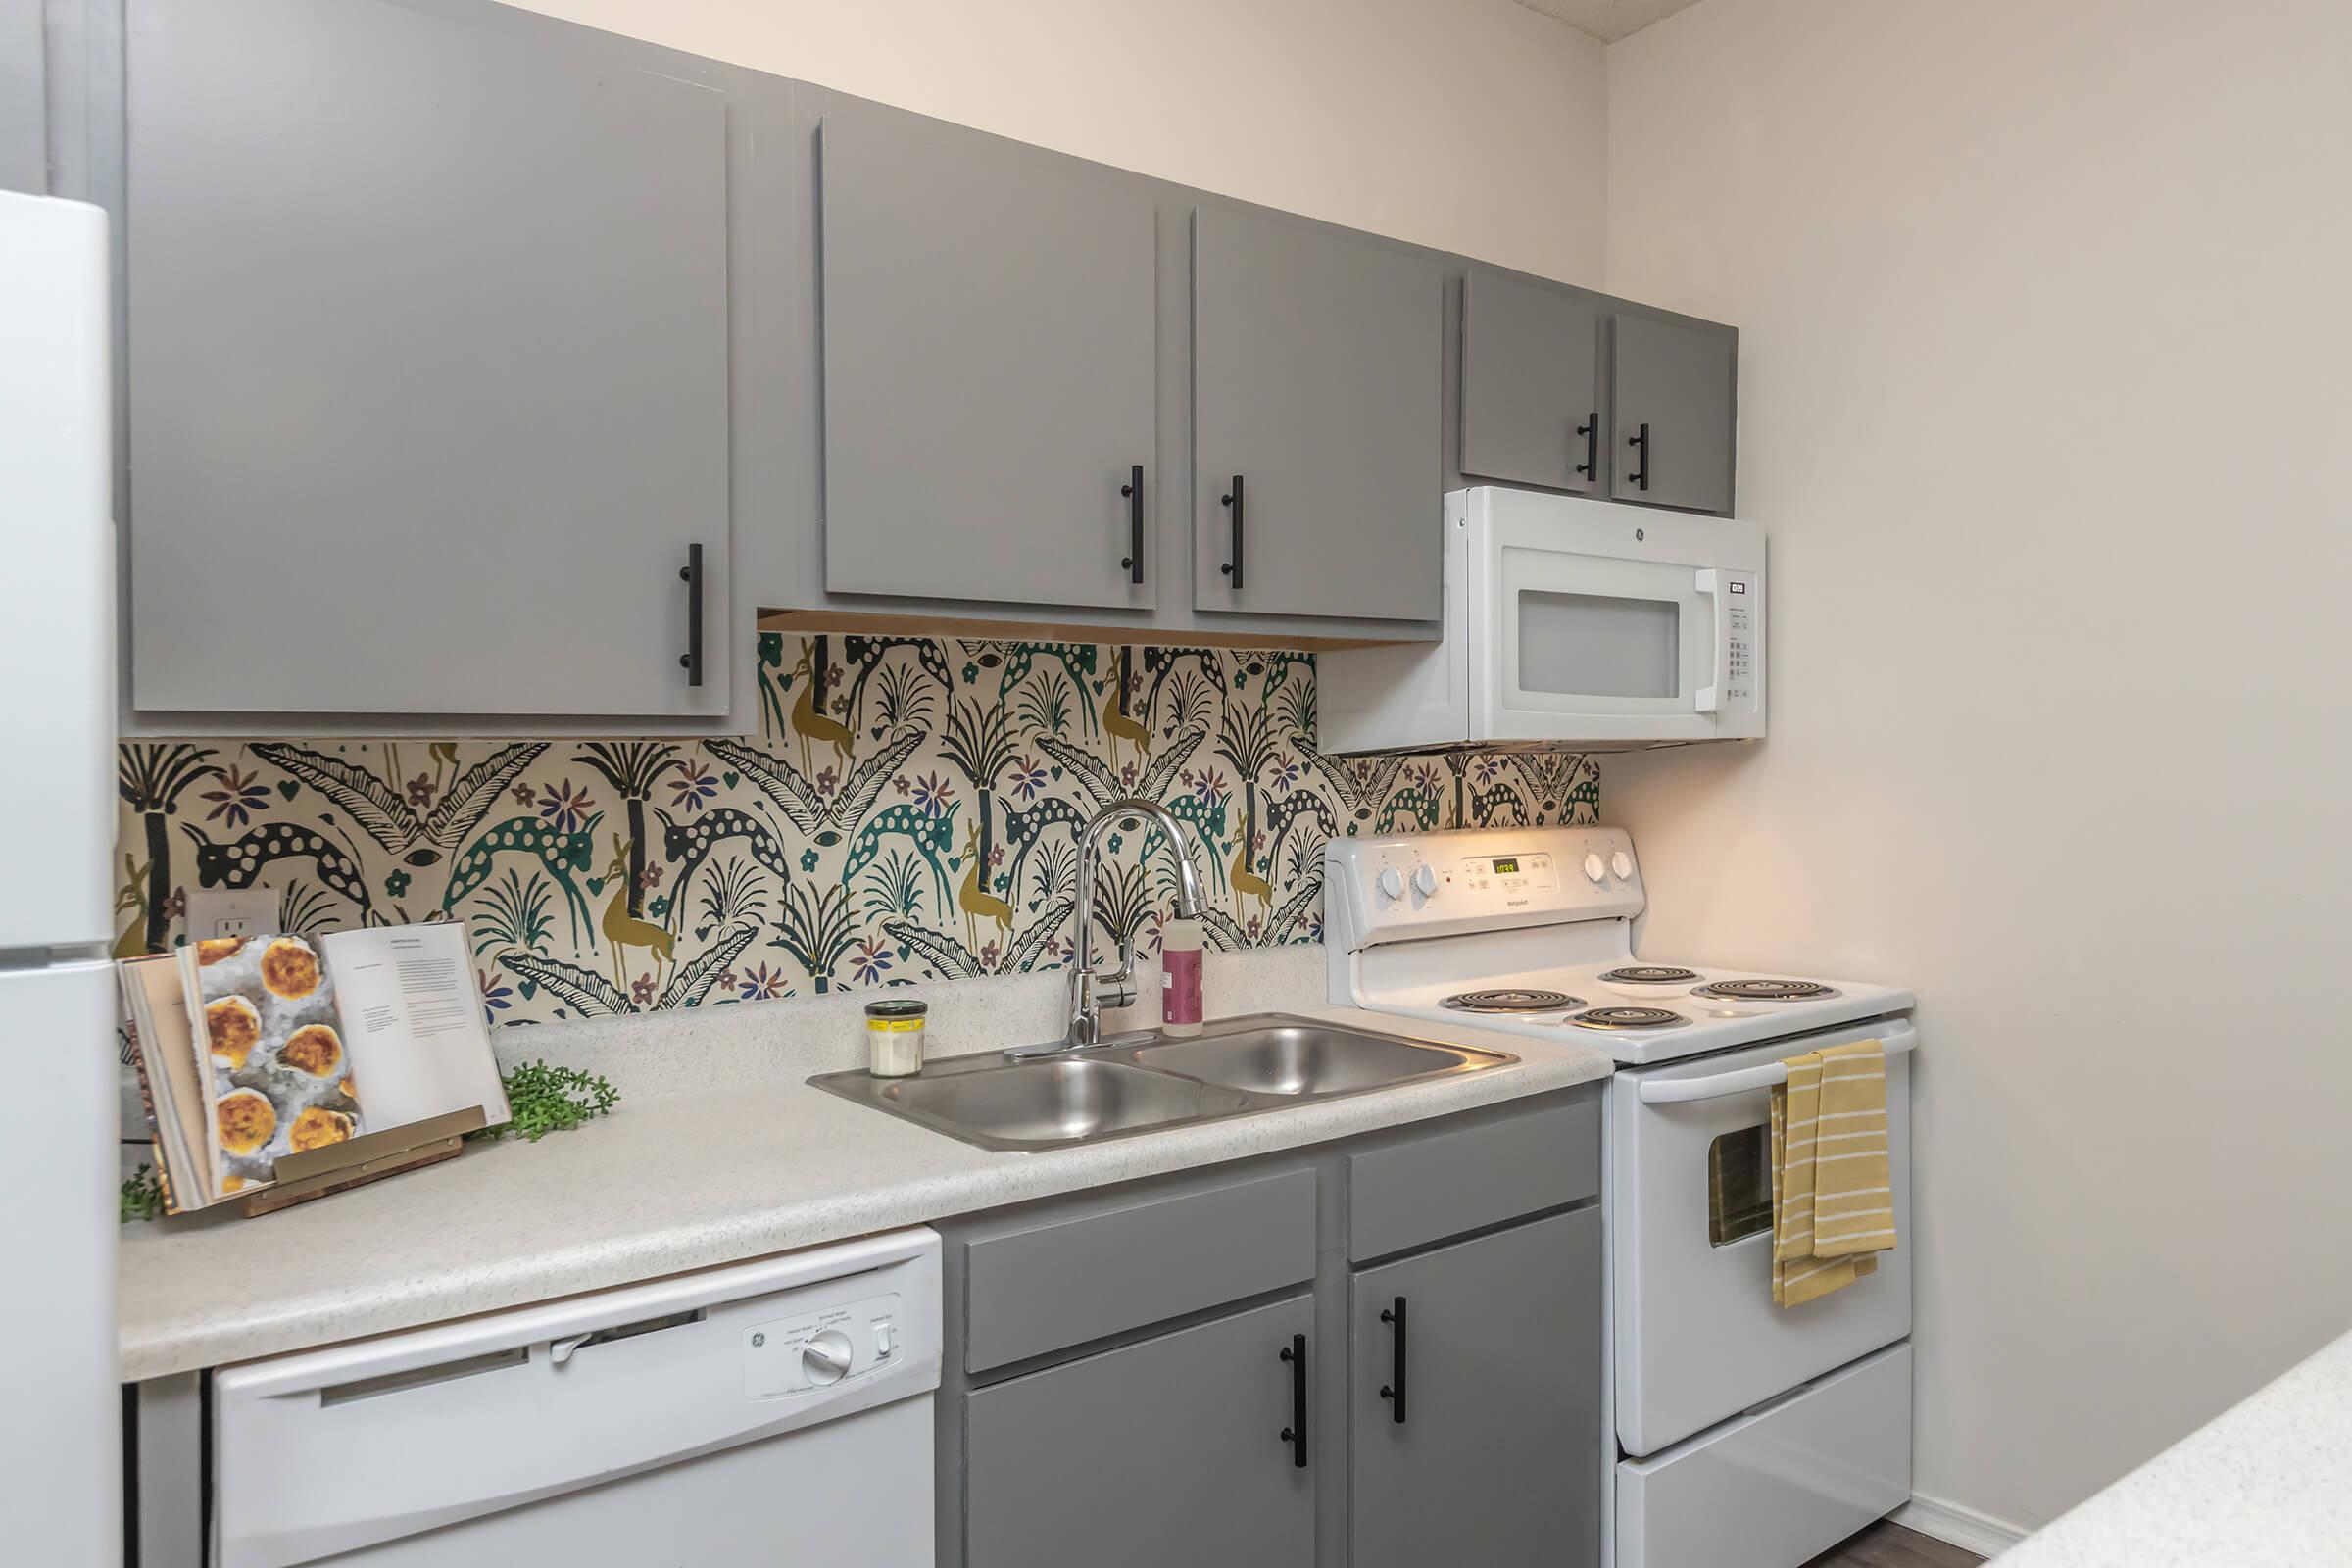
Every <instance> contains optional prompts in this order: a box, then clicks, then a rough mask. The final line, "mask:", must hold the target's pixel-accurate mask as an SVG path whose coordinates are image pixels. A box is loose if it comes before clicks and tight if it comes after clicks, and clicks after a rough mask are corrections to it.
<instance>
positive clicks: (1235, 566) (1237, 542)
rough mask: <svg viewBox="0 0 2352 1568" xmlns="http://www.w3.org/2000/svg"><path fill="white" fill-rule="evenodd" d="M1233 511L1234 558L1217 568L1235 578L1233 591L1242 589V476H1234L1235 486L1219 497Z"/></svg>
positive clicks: (1237, 591)
mask: <svg viewBox="0 0 2352 1568" xmlns="http://www.w3.org/2000/svg"><path fill="white" fill-rule="evenodd" d="M1218 499H1219V500H1221V501H1223V502H1224V503H1225V505H1226V506H1227V507H1229V508H1231V509H1232V511H1233V559H1232V560H1231V561H1228V562H1227V563H1225V564H1223V565H1222V566H1219V567H1218V568H1217V569H1218V570H1219V571H1221V572H1223V573H1224V574H1225V575H1226V576H1227V577H1230V578H1231V579H1233V584H1232V586H1233V591H1234V592H1235V593H1237V594H1238V593H1240V592H1241V591H1242V476H1241V475H1240V474H1238V473H1237V474H1235V475H1234V476H1233V488H1232V489H1231V490H1228V491H1227V492H1226V493H1225V494H1224V495H1223V496H1221V497H1219V498H1218Z"/></svg>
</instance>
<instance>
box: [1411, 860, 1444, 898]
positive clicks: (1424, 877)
mask: <svg viewBox="0 0 2352 1568" xmlns="http://www.w3.org/2000/svg"><path fill="white" fill-rule="evenodd" d="M1413 891H1414V892H1415V893H1418V894H1420V895H1421V896H1422V897H1423V898H1425V899H1434V898H1436V897H1437V895H1438V873H1437V872H1435V871H1433V870H1431V869H1430V868H1429V867H1428V866H1427V865H1426V864H1423V865H1416V866H1414V867H1413Z"/></svg>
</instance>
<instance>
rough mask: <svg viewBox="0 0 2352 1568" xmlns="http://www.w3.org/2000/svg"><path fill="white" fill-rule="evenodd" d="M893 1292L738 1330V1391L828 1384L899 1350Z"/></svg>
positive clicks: (882, 1362)
mask: <svg viewBox="0 0 2352 1568" xmlns="http://www.w3.org/2000/svg"><path fill="white" fill-rule="evenodd" d="M899 1320H900V1303H899V1297H898V1293H897V1292H895V1291H893V1292H890V1293H888V1294H885V1295H881V1296H868V1297H865V1298H863V1299H859V1300H856V1301H851V1302H847V1303H845V1304H843V1305H840V1306H823V1307H814V1308H810V1309H809V1310H806V1311H803V1312H800V1313H797V1314H795V1315H794V1316H791V1317H779V1318H773V1319H770V1320H768V1321H765V1322H760V1323H754V1324H752V1325H751V1326H750V1327H748V1328H746V1329H745V1330H744V1331H743V1392H744V1394H745V1396H746V1397H749V1398H754V1399H774V1398H780V1397H785V1396H787V1395H794V1394H808V1393H810V1392H812V1391H814V1390H817V1389H823V1388H830V1387H831V1386H832V1385H834V1384H836V1383H840V1382H844V1381H846V1380H848V1379H850V1378H855V1377H861V1376H863V1375H864V1374H866V1373H868V1372H871V1371H873V1370H874V1369H875V1368H876V1367H881V1366H888V1365H890V1364H891V1363H892V1362H893V1361H895V1360H897V1359H898V1358H899V1356H900V1354H901V1346H900V1341H899Z"/></svg>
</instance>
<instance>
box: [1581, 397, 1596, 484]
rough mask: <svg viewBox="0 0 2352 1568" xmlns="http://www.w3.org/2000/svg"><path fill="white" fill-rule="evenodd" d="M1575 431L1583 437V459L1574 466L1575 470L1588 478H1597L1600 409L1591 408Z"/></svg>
mask: <svg viewBox="0 0 2352 1568" xmlns="http://www.w3.org/2000/svg"><path fill="white" fill-rule="evenodd" d="M1576 433H1577V434H1578V435H1581V436H1583V437H1584V438H1585V461H1584V462H1582V463H1580V464H1578V465H1577V466H1576V471H1577V472H1579V473H1581V474H1583V475H1584V476H1585V477H1586V478H1588V479H1597V478H1599V477H1600V411H1599V410H1598V409H1595V410H1593V413H1592V415H1591V416H1590V417H1588V418H1587V419H1586V420H1585V422H1584V423H1582V424H1580V425H1578V426H1577V427H1576Z"/></svg>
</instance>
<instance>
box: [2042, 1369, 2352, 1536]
mask: <svg viewBox="0 0 2352 1568" xmlns="http://www.w3.org/2000/svg"><path fill="white" fill-rule="evenodd" d="M2346 1562H2352V1334H2347V1335H2346V1336H2344V1337H2343V1338H2342V1339H2340V1340H2337V1341H2336V1342H2335V1343H2334V1344H2332V1345H2330V1346H2328V1347H2327V1348H2326V1349H2324V1350H2322V1351H2320V1352H2319V1353H2318V1354H2317V1355H2314V1356H2313V1357H2312V1358H2311V1359H2310V1360H2308V1361H2305V1362H2303V1363H2302V1364H2301V1365H2299V1366H2297V1367H2295V1368H2294V1369H2293V1370H2291V1371H2289V1372H2287V1373H2286V1374H2285V1375H2284V1376H2283V1377H2281V1378H2279V1379H2278V1381H2277V1382H2275V1383H2272V1384H2270V1385H2269V1386H2267V1387H2265V1388H2264V1389H2262V1390H2261V1391H2259V1392H2258V1393H2256V1394H2254V1395H2252V1396H2250V1397H2247V1398H2246V1399H2245V1400H2244V1401H2243V1402H2242V1403H2239V1404H2236V1405H2233V1406H2231V1407H2230V1408H2229V1409H2228V1410H2226V1411H2224V1412H2223V1413H2222V1414H2220V1415H2219V1416H2216V1417H2215V1418H2214V1419H2213V1420H2212V1421H2210V1422H2208V1423H2207V1424H2206V1425H2204V1426H2202V1427H2200V1428H2198V1429H2197V1430H2196V1431H2195V1432H2192V1433H2190V1434H2189V1435H2188V1436H2187V1437H2185V1438H2183V1439H2181V1440H2180V1442H2179V1443H2177V1444H2175V1445H2174V1446H2172V1447H2170V1448H2167V1449H2166V1450H2165V1451H2164V1452H2162V1453H2160V1454H2158V1455H2157V1456H2156V1457H2155V1458H2153V1459H2150V1460H2149V1461H2148V1462H2147V1463H2146V1464H2143V1465H2141V1466H2140V1467H2139V1468H2138V1469H2137V1470H2134V1471H2132V1472H2131V1474H2130V1475H2128V1476H2126V1477H2124V1479H2123V1480H2121V1481H2118V1482H2117V1483H2116V1484H2115V1485H2113V1486H2111V1487H2109V1488H2107V1489H2106V1490H2105V1491H2104V1492H2100V1493H2098V1494H2096V1495H2093V1496H2092V1497H2090V1499H2089V1500H2088V1501H2086V1502H2083V1503H2082V1504H2081V1505H2080V1506H2079V1507H2077V1508H2075V1509H2074V1510H2073V1511H2072V1512H2069V1513H2066V1514H2062V1515H2060V1516H2059V1517H2058V1518H2057V1519H2056V1520H2054V1521H2052V1522H2051V1523H2050V1524H2049V1525H2048V1526H2046V1527H2045V1528H2043V1529H2041V1530H2037V1531H2035V1532H2034V1534H2033V1535H2032V1536H2029V1537H2028V1538H2026V1540H2025V1541H2023V1542H2021V1543H2019V1544H2017V1545H2016V1546H2014V1547H2012V1548H2010V1549H2009V1550H2008V1551H2006V1552H2003V1553H2002V1554H2001V1556H2000V1559H1999V1564H1998V1568H2172V1565H2174V1564H2182V1565H2186V1564H2191V1563H2193V1564H2196V1565H2197V1568H2234V1565H2238V1564H2243V1565H2244V1568H2319V1565H2322V1564H2336V1563H2346Z"/></svg>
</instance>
